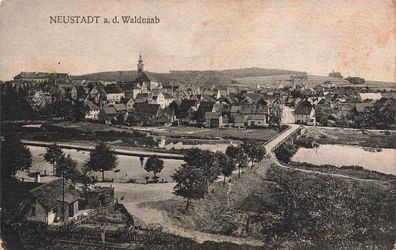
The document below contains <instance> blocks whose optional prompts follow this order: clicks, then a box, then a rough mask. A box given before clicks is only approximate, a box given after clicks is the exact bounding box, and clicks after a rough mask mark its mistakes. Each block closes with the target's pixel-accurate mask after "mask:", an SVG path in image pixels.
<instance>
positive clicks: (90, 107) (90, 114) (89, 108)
mask: <svg viewBox="0 0 396 250" xmlns="http://www.w3.org/2000/svg"><path fill="white" fill-rule="evenodd" d="M85 107H86V111H85V119H88V120H99V111H100V108H99V107H98V106H96V105H95V104H93V103H92V102H87V103H86V104H85Z"/></svg>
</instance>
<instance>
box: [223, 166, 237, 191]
mask: <svg viewBox="0 0 396 250" xmlns="http://www.w3.org/2000/svg"><path fill="white" fill-rule="evenodd" d="M235 168H236V166H235V162H234V160H233V159H228V160H227V162H226V163H225V164H224V165H222V168H221V173H222V174H223V175H224V181H223V186H224V185H225V182H226V177H229V176H231V174H232V171H234V170H235Z"/></svg>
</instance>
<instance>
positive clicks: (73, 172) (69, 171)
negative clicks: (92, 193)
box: [56, 154, 82, 182]
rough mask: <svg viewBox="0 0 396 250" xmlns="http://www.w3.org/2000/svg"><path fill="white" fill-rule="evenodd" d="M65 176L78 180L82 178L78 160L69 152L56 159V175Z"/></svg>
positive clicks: (73, 180)
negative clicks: (78, 168)
mask: <svg viewBox="0 0 396 250" xmlns="http://www.w3.org/2000/svg"><path fill="white" fill-rule="evenodd" d="M62 175H63V176H64V178H65V179H68V180H71V181H72V182H77V181H78V180H80V179H81V176H82V175H81V173H80V172H79V171H78V170H77V162H76V161H75V160H73V159H72V158H71V157H70V155H69V154H68V155H67V156H65V155H64V154H63V155H61V156H60V158H59V159H58V160H57V161H56V176H58V177H60V176H62Z"/></svg>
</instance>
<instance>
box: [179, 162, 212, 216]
mask: <svg viewBox="0 0 396 250" xmlns="http://www.w3.org/2000/svg"><path fill="white" fill-rule="evenodd" d="M172 179H173V180H174V181H176V185H175V186H174V188H173V190H174V194H175V195H178V196H181V197H183V198H185V199H187V203H186V211H188V207H189V205H190V201H191V199H202V198H204V197H205V195H206V194H207V193H208V181H207V179H206V177H205V174H204V172H203V170H202V169H199V168H196V167H194V166H190V165H188V164H182V165H181V167H180V168H179V169H177V170H176V173H175V174H174V175H173V176H172Z"/></svg>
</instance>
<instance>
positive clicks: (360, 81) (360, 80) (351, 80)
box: [345, 76, 366, 84]
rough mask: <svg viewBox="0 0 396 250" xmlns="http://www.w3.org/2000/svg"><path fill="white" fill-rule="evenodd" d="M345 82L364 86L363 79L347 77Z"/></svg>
mask: <svg viewBox="0 0 396 250" xmlns="http://www.w3.org/2000/svg"><path fill="white" fill-rule="evenodd" d="M345 80H347V81H348V82H350V83H352V84H364V83H365V82H366V80H365V79H364V78H361V77H358V76H348V77H347V78H345Z"/></svg>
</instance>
